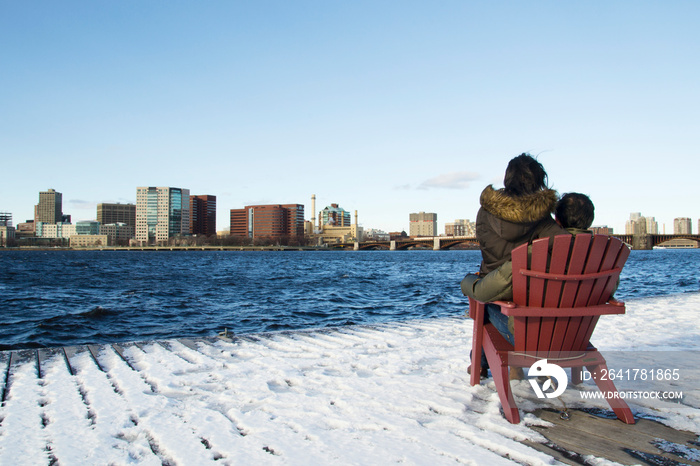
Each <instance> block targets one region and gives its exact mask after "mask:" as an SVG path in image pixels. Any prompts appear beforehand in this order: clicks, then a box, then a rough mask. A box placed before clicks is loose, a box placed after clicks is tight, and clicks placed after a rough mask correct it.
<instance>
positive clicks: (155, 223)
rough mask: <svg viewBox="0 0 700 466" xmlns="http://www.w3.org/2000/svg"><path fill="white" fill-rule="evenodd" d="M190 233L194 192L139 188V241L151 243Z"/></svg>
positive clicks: (137, 192) (137, 225) (137, 219)
mask: <svg viewBox="0 0 700 466" xmlns="http://www.w3.org/2000/svg"><path fill="white" fill-rule="evenodd" d="M189 233H190V190H189V189H183V188H169V187H152V186H151V187H138V188H136V240H137V241H141V242H145V243H147V244H156V243H160V242H165V241H168V240H169V239H170V238H172V237H175V236H179V235H188V234H189Z"/></svg>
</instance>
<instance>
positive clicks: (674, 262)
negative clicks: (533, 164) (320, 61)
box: [0, 250, 700, 349]
mask: <svg viewBox="0 0 700 466" xmlns="http://www.w3.org/2000/svg"><path fill="white" fill-rule="evenodd" d="M698 259H700V250H655V251H632V254H631V256H630V259H629V260H628V262H627V265H626V266H625V269H624V270H623V274H622V280H621V284H620V287H619V289H618V291H617V293H616V297H618V298H619V299H623V300H624V299H629V298H636V297H645V296H658V295H664V294H674V293H684V292H698V291H699V290H700V282H699V280H700V267H699V266H698ZM480 260H481V256H480V253H479V252H478V251H353V252H349V251H304V252H302V251H290V252H279V251H272V252H261V251H254V252H253V251H251V252H239V251H236V252H226V251H189V252H176V251H172V252H170V251H168V252H136V251H118V252H112V251H110V252H97V251H2V252H0V315H1V317H0V349H14V348H29V347H41V346H69V345H77V344H85V343H111V342H121V341H134V340H137V341H138V340H148V339H163V338H177V337H196V336H212V335H215V334H216V333H217V332H220V331H223V330H224V329H228V331H229V332H235V333H251V332H262V331H271V330H282V329H302V328H311V327H324V326H339V325H348V324H356V323H373V322H386V321H391V320H404V319H412V318H426V317H437V316H454V315H461V314H463V313H464V311H465V309H466V299H465V298H464V297H463V296H462V294H461V292H460V290H459V282H460V280H461V279H462V277H463V276H464V275H465V274H466V273H468V272H471V271H475V270H477V269H478V264H479V262H480Z"/></svg>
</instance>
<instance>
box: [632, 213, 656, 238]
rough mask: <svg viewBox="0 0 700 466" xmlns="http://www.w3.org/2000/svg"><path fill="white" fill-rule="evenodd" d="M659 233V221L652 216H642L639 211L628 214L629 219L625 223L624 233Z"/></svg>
mask: <svg viewBox="0 0 700 466" xmlns="http://www.w3.org/2000/svg"><path fill="white" fill-rule="evenodd" d="M658 233H659V223H658V222H657V221H656V218H654V217H642V214H641V213H640V212H633V213H631V214H630V219H629V220H627V222H626V223H625V234H626V235H640V234H650V235H656V234H658Z"/></svg>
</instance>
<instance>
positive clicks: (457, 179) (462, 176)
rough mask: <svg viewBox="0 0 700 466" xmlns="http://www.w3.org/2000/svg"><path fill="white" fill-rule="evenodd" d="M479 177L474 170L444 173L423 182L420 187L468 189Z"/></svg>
mask: <svg viewBox="0 0 700 466" xmlns="http://www.w3.org/2000/svg"><path fill="white" fill-rule="evenodd" d="M478 179H479V174H478V173H472V172H454V173H445V174H443V175H438V176H436V177H434V178H430V179H429V180H425V181H424V182H422V183H421V184H420V185H419V186H418V189H431V188H442V189H467V188H469V187H470V186H471V183H472V182H473V181H476V180H478Z"/></svg>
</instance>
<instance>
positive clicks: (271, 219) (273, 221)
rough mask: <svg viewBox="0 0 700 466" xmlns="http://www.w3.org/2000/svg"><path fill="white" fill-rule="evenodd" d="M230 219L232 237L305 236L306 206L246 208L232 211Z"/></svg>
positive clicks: (276, 205)
mask: <svg viewBox="0 0 700 466" xmlns="http://www.w3.org/2000/svg"><path fill="white" fill-rule="evenodd" d="M230 218H231V229H230V233H231V236H243V237H248V238H260V237H269V238H274V237H282V236H304V206H303V205H301V204H285V205H280V204H272V205H253V206H246V207H245V208H243V209H231V217H230Z"/></svg>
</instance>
